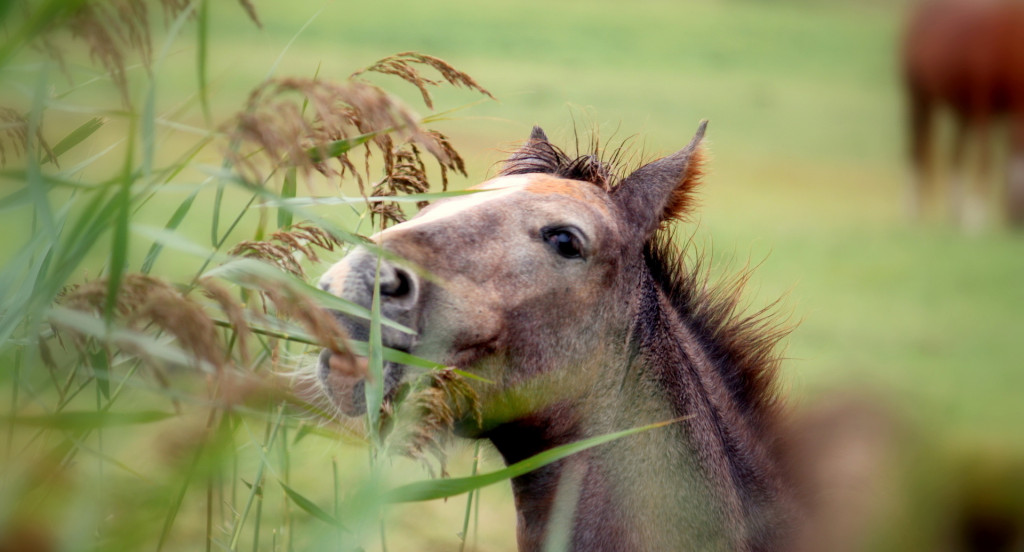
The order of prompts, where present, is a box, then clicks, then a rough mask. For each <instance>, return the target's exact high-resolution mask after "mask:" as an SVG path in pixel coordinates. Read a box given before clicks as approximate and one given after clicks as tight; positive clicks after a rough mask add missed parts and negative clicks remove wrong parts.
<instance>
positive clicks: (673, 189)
mask: <svg viewBox="0 0 1024 552" xmlns="http://www.w3.org/2000/svg"><path fill="white" fill-rule="evenodd" d="M707 126H708V122H707V121H701V122H700V126H699V127H698V128H697V134H696V135H694V137H693V139H692V140H690V144H689V145H688V146H686V147H685V148H683V149H681V150H679V151H677V152H675V153H673V154H672V155H669V156H667V157H662V158H661V159H658V160H656V161H652V162H651V163H648V164H646V165H644V166H642V167H640V168H639V169H637V170H636V171H634V172H633V174H631V175H629V176H627V177H626V178H625V179H624V180H623V181H622V183H621V184H619V185H618V186H616V187H615V188H614V189H613V190H612V200H613V201H614V202H615V204H616V205H618V206H619V208H620V209H621V210H622V212H623V213H624V214H625V215H626V217H627V218H628V219H629V220H630V221H631V222H633V227H634V228H635V229H636V231H637V234H639V236H640V237H641V238H642V240H643V241H647V238H649V237H650V236H651V234H653V233H654V231H655V230H657V229H658V228H659V227H660V226H661V225H662V224H664V223H667V222H669V221H672V220H677V219H680V218H682V217H683V216H685V215H686V213H687V212H688V211H689V209H690V206H691V204H692V203H693V190H694V188H695V187H696V186H697V183H698V182H699V181H700V176H701V158H702V153H703V152H702V150H701V140H702V139H703V138H704V130H705V129H706V128H707Z"/></svg>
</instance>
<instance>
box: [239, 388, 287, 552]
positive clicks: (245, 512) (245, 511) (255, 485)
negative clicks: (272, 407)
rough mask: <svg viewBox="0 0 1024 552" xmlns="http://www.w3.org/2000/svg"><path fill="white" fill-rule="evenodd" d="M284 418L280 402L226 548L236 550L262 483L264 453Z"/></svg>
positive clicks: (265, 464)
mask: <svg viewBox="0 0 1024 552" xmlns="http://www.w3.org/2000/svg"><path fill="white" fill-rule="evenodd" d="M283 418H284V404H281V406H280V407H278V410H277V419H276V420H274V425H273V426H272V429H271V431H270V435H269V436H268V437H267V438H266V439H265V440H264V443H263V445H262V447H261V448H260V450H259V453H260V462H259V466H257V467H256V477H255V478H254V479H253V482H252V485H251V486H250V488H249V498H248V499H247V500H246V502H245V507H244V508H242V512H241V513H240V514H239V516H238V521H236V522H235V526H234V528H233V529H232V532H231V541H230V544H229V545H228V550H231V551H232V552H234V551H235V550H238V538H239V537H240V536H241V535H242V528H243V527H244V526H245V520H246V518H248V517H249V511H250V510H251V509H252V505H253V502H254V501H255V499H256V493H258V492H260V491H261V486H262V483H263V470H264V468H265V467H266V466H267V463H268V460H267V458H266V453H267V451H268V450H270V448H271V447H273V446H274V440H275V439H276V438H277V432H278V429H279V428H280V427H281V421H282V420H283Z"/></svg>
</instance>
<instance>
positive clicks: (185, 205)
mask: <svg viewBox="0 0 1024 552" xmlns="http://www.w3.org/2000/svg"><path fill="white" fill-rule="evenodd" d="M199 190H200V188H196V189H195V190H194V191H193V192H192V193H191V194H189V196H188V197H187V198H185V201H182V202H181V204H180V205H178V208H177V209H175V210H174V214H172V215H171V218H170V220H168V221H167V224H166V225H164V230H166V231H168V232H173V231H174V230H177V228H178V226H179V225H180V224H181V221H182V220H184V219H185V215H187V214H188V212H189V210H190V209H192V204H193V203H194V202H195V200H196V196H197V195H199ZM163 248H164V244H163V243H161V242H160V241H153V245H152V246H150V248H149V252H147V253H146V259H145V260H144V261H143V262H142V272H143V274H149V271H150V270H152V269H153V263H155V262H156V259H157V257H159V256H160V252H161V251H163Z"/></svg>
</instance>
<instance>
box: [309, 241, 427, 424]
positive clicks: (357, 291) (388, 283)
mask: <svg viewBox="0 0 1024 552" xmlns="http://www.w3.org/2000/svg"><path fill="white" fill-rule="evenodd" d="M319 286H320V289H323V290H324V291H326V292H328V293H331V294H333V295H336V296H338V297H340V298H342V299H345V300H347V301H351V302H352V303H355V304H357V305H360V306H362V307H365V308H367V309H369V308H371V303H372V301H373V295H374V290H375V288H376V289H379V293H380V295H379V297H380V310H381V315H382V316H383V317H384V318H386V319H388V320H391V321H394V322H397V323H399V324H401V325H403V326H406V327H407V328H411V329H413V330H414V331H415V330H416V329H417V326H418V323H419V318H420V316H419V305H420V298H421V296H422V292H423V287H424V285H423V281H422V279H421V278H420V277H419V276H417V275H416V274H415V273H414V272H412V271H411V270H408V269H406V268H404V267H401V266H398V265H397V264H395V263H393V262H390V261H388V260H386V259H382V258H380V257H378V256H377V255H376V254H374V253H371V252H370V251H368V250H366V249H365V248H362V247H360V248H357V249H355V250H354V251H352V252H351V253H349V254H348V255H346V256H345V257H344V258H343V259H342V260H340V261H338V262H337V263H336V264H335V265H334V266H332V267H331V268H330V269H328V270H327V272H326V273H324V275H323V276H322V277H321V278H320V283H319ZM333 314H334V316H335V318H336V319H337V320H338V322H339V324H340V325H341V327H342V328H343V329H344V330H345V331H346V332H347V333H348V335H349V337H350V338H352V339H354V340H357V341H367V340H368V339H369V336H370V322H369V320H366V319H363V318H359V317H354V316H350V315H347V314H344V313H340V312H337V311H334V312H333ZM416 341H417V336H416V335H411V334H409V333H407V332H403V331H401V330H398V329H396V328H392V327H389V326H381V343H382V344H383V345H384V346H385V347H388V348H392V349H397V350H400V351H403V352H410V351H412V349H413V347H414V346H415V345H416ZM404 372H405V369H404V367H403V366H402V365H399V364H395V363H392V362H385V363H384V397H385V399H388V398H390V397H392V396H393V395H394V394H395V391H396V390H397V389H398V385H399V383H400V382H401V380H402V376H403V375H404ZM317 375H318V377H319V380H320V383H321V385H323V387H324V389H325V390H326V392H327V395H328V397H330V399H331V401H332V402H334V404H335V405H337V406H338V408H339V409H341V411H342V412H344V413H345V414H346V415H349V416H358V415H361V414H363V413H365V412H366V395H365V393H366V391H365V389H366V378H367V362H366V359H365V358H357V359H355V361H354V362H353V360H352V359H345V358H342V357H341V356H340V355H334V354H332V353H331V351H330V350H328V349H324V350H323V351H322V352H321V353H320V357H319V360H318V367H317Z"/></svg>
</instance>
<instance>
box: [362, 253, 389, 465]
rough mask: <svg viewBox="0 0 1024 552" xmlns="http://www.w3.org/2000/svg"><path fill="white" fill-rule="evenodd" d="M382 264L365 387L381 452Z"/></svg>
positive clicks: (376, 286) (375, 289) (372, 315)
mask: <svg viewBox="0 0 1024 552" xmlns="http://www.w3.org/2000/svg"><path fill="white" fill-rule="evenodd" d="M380 262H381V259H380V257H377V270H376V273H375V274H374V277H373V298H372V299H371V300H370V336H369V339H368V340H367V347H368V348H369V356H367V360H368V362H369V366H368V369H369V377H368V378H367V380H366V385H365V387H364V390H365V393H366V414H367V418H368V419H369V427H370V437H371V441H372V442H373V444H374V449H375V450H379V448H380V445H381V436H380V407H381V404H383V402H384V355H383V352H382V351H381V350H380V349H381V347H383V343H382V339H381V331H380V327H381V314H380Z"/></svg>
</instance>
